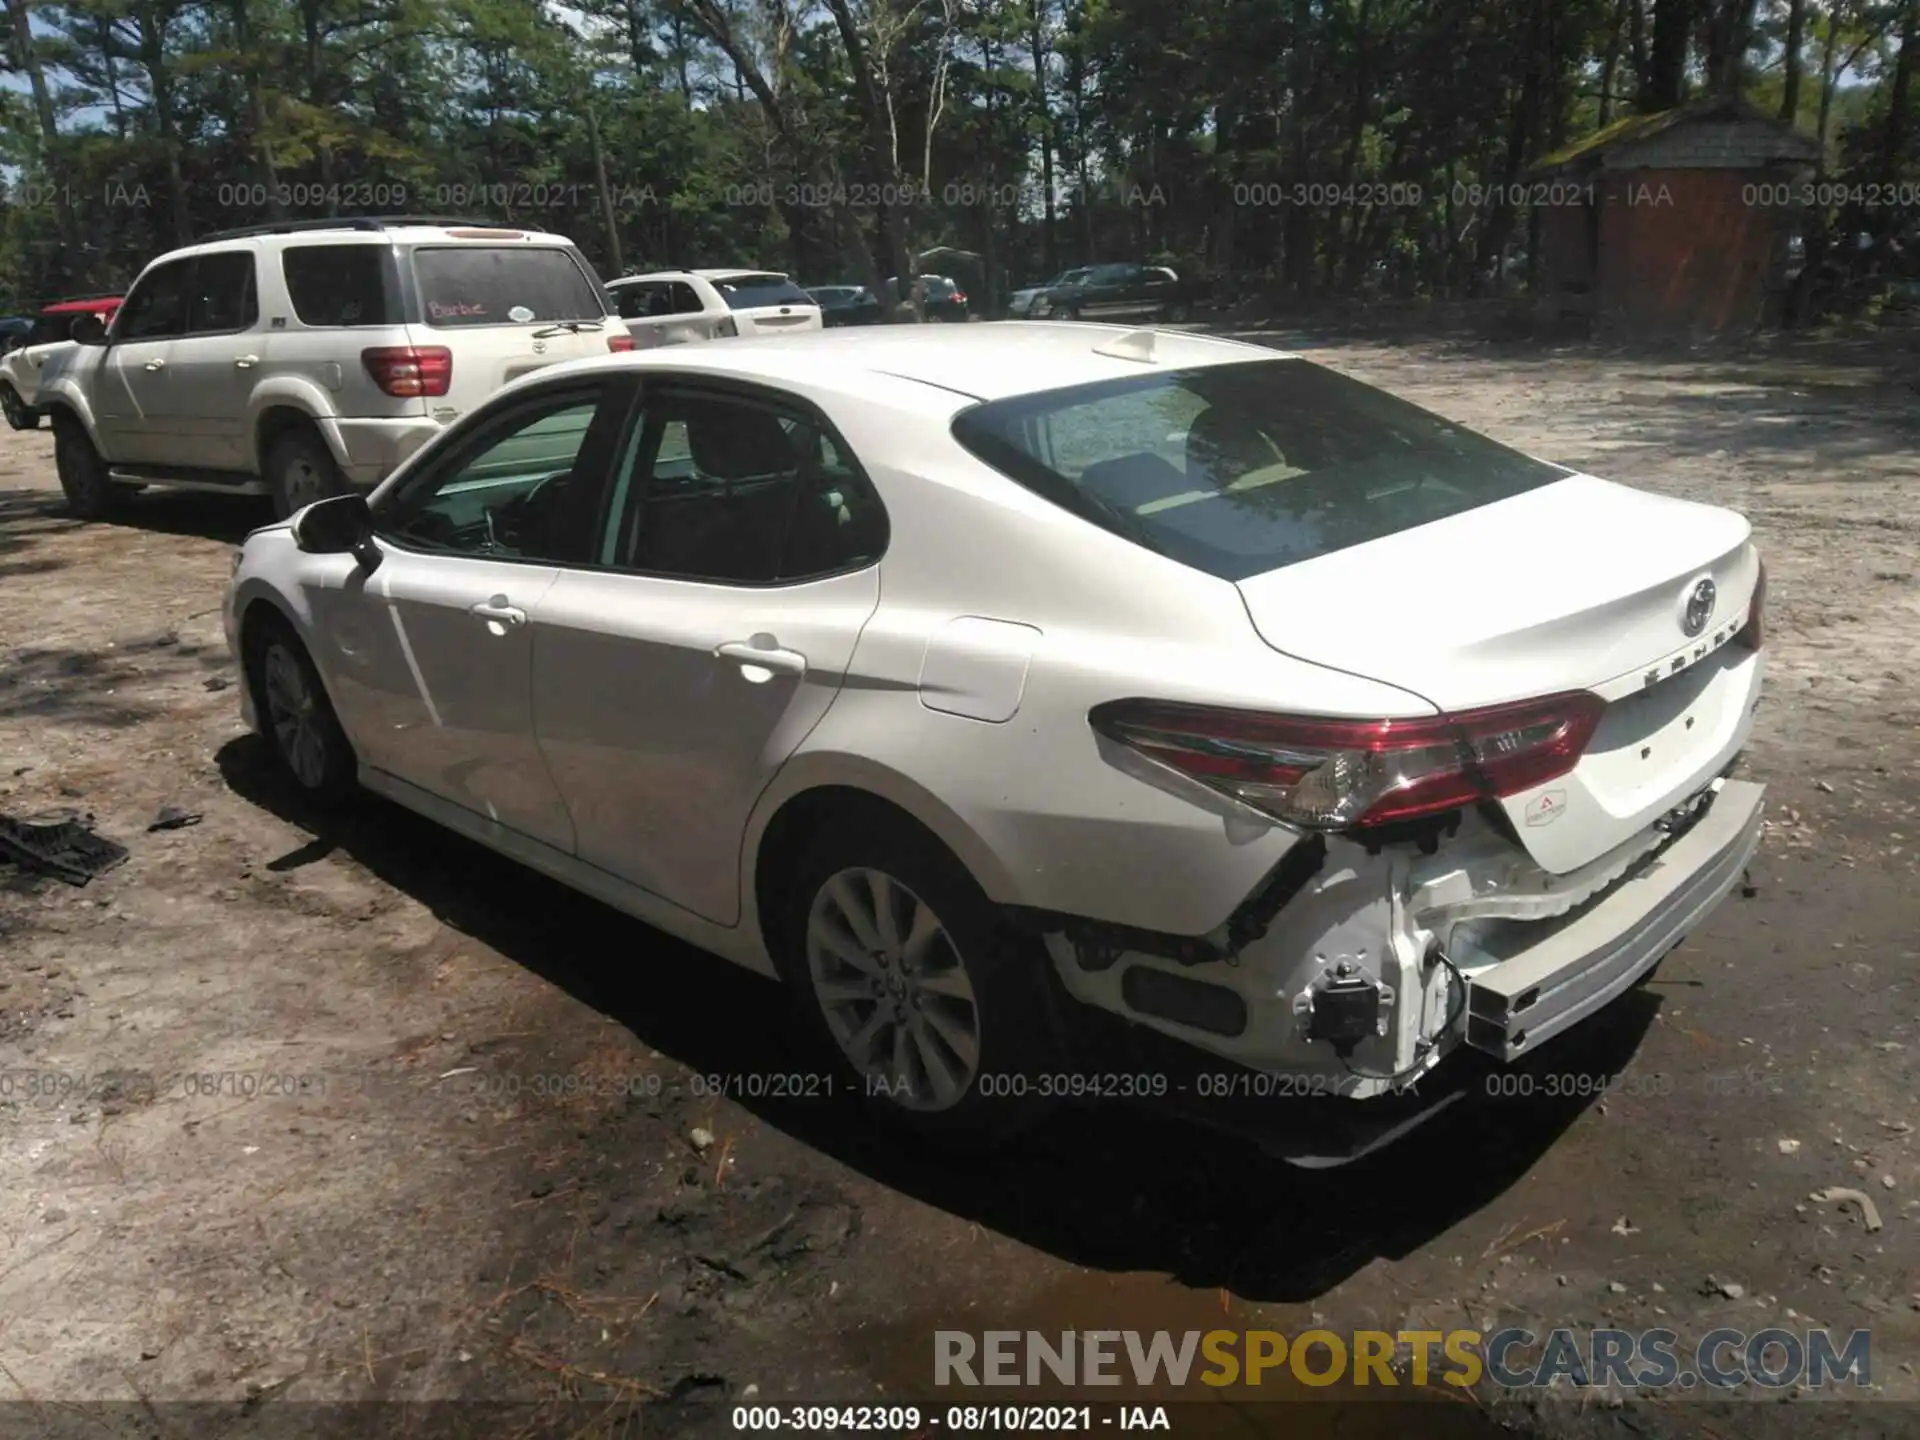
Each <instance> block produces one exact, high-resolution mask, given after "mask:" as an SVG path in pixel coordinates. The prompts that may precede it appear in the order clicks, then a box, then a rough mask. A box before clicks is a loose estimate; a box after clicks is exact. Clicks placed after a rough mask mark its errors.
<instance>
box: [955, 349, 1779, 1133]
mask: <svg viewBox="0 0 1920 1440" xmlns="http://www.w3.org/2000/svg"><path fill="white" fill-rule="evenodd" d="M954 434H955V436H956V438H957V439H959V440H960V442H961V444H962V445H963V446H965V447H966V448H967V449H968V450H969V451H971V452H972V453H973V454H974V455H975V456H976V457H978V458H979V459H981V460H983V461H985V462H986V463H987V464H989V465H991V466H993V467H994V468H995V469H997V470H999V471H1000V472H1001V473H1003V474H1005V475H1007V476H1009V477H1010V478H1012V479H1014V480H1015V481H1017V482H1018V483H1020V484H1021V485H1023V486H1025V487H1026V488H1028V489H1031V490H1034V491H1036V492H1038V493H1040V494H1042V495H1043V496H1045V497H1047V498H1048V499H1051V500H1053V501H1055V502H1056V503H1058V504H1060V505H1063V506H1065V507H1067V508H1069V509H1071V510H1074V511H1075V512H1076V513H1078V514H1080V515H1081V516H1082V517H1083V518H1085V519H1087V520H1088V521H1090V522H1091V523H1093V524H1095V525H1098V526H1100V527H1101V528H1103V529H1106V530H1108V531H1110V532H1111V533H1113V534H1116V535H1119V536H1123V537H1125V538H1126V539H1128V540H1130V541H1132V542H1134V543H1135V544H1136V545H1137V546H1139V547H1141V548H1143V549H1145V550H1147V551H1150V552H1152V553H1154V554H1157V555H1159V556H1161V557H1163V558H1165V559H1169V560H1173V561H1176V562H1178V563H1180V564H1181V565H1184V566H1188V567H1191V568H1193V569H1197V570H1199V571H1202V572H1204V573H1205V574H1207V575H1209V576H1212V577H1215V578H1216V579H1217V580H1219V581H1222V582H1226V583H1228V584H1230V585H1232V586H1233V587H1235V590H1236V591H1237V593H1238V596H1239V599H1240V601H1241V603H1242V605H1243V606H1244V611H1245V622H1246V624H1247V625H1249V626H1250V627H1251V628H1252V630H1253V631H1254V632H1255V633H1256V634H1257V636H1258V638H1259V641H1260V642H1261V643H1262V644H1263V645H1264V646H1266V647H1268V649H1269V651H1270V652H1277V653H1278V654H1279V655H1284V656H1286V657H1288V658H1289V659H1291V660H1295V661H1300V662H1305V663H1306V664H1307V665H1309V666H1314V667H1320V668H1321V671H1322V673H1324V674H1326V675H1327V676H1328V677H1329V678H1335V677H1338V678H1342V679H1353V680H1363V681H1370V682H1376V683H1377V684H1378V685H1379V686H1381V687H1390V688H1391V690H1392V692H1394V693H1396V694H1398V695H1400V696H1402V697H1404V704H1402V705H1400V706H1398V707H1397V708H1396V709H1395V711H1394V713H1367V714H1353V713H1342V712H1341V710H1340V708H1339V706H1338V704H1337V703H1329V702H1328V700H1327V698H1326V696H1330V695H1333V694H1335V693H1337V691H1336V687H1332V686H1329V687H1328V690H1327V692H1326V696H1323V695H1316V694H1314V693H1312V692H1311V690H1309V691H1307V692H1306V693H1297V694H1289V695H1284V696H1283V695H1276V696H1275V697H1274V699H1273V703H1272V705H1271V707H1260V708H1250V707H1249V706H1248V705H1247V704H1246V701H1245V687H1244V686H1243V685H1236V686H1235V687H1233V699H1232V701H1231V703H1221V704H1210V703H1205V702H1204V701H1199V700H1196V698H1195V696H1194V695H1193V693H1192V687H1191V686H1187V687H1184V688H1183V691H1182V693H1180V694H1179V695H1178V696H1177V697H1173V696H1169V695H1166V694H1162V693H1156V692H1155V691H1154V689H1153V688H1151V684H1150V683H1148V684H1142V683H1141V681H1140V680H1139V679H1138V678H1137V677H1136V678H1135V679H1134V680H1133V682H1132V683H1133V684H1134V685H1135V686H1136V687H1137V688H1136V690H1135V693H1130V694H1125V695H1120V696H1116V697H1114V698H1112V699H1110V700H1107V701H1104V702H1102V703H1100V704H1097V705H1095V706H1093V707H1091V709H1090V711H1089V713H1088V715H1087V724H1088V725H1089V726H1090V728H1091V730H1092V732H1093V734H1094V736H1095V738H1096V743H1097V744H1098V746H1099V747H1100V749H1101V752H1102V755H1103V757H1104V758H1105V760H1106V762H1107V764H1108V765H1110V766H1112V767H1114V768H1117V769H1119V770H1121V771H1123V772H1124V773H1125V774H1126V776H1127V777H1128V779H1129V780H1130V781H1131V782H1132V783H1136V784H1142V785H1148V786H1153V787H1155V788H1157V789H1159V790H1162V791H1163V792H1165V793H1167V794H1169V795H1174V796H1179V797H1182V798H1184V799H1186V800H1188V801H1189V802H1190V803H1192V804H1195V805H1198V806H1202V807H1204V808H1206V809H1208V810H1210V811H1212V812H1214V813H1215V814H1218V815H1220V816H1221V817H1222V819H1223V821H1224V832H1223V833H1224V834H1225V835H1226V836H1227V837H1228V842H1229V843H1230V842H1231V837H1232V836H1233V834H1234V833H1235V825H1236V823H1238V824H1239V825H1240V826H1241V827H1242V829H1243V830H1246V831H1247V833H1253V831H1255V830H1259V831H1263V832H1264V833H1268V834H1271V833H1279V834H1281V835H1284V836H1287V837H1290V841H1291V843H1289V844H1287V845H1286V846H1285V848H1284V851H1283V853H1282V854H1281V855H1280V856H1279V858H1278V861H1277V863H1276V864H1275V865H1274V866H1273V867H1272V869H1271V870H1270V871H1268V872H1266V874H1265V875H1264V876H1263V877H1262V879H1261V880H1260V883H1259V884H1258V885H1256V886H1255V887H1254V888H1253V889H1252V890H1250V891H1249V892H1248V894H1247V895H1246V897H1245V899H1244V901H1243V902H1242V903H1241V904H1240V905H1239V907H1238V908H1237V909H1236V910H1235V911H1234V913H1233V914H1232V916H1231V917H1230V918H1229V919H1228V920H1227V921H1226V923H1225V924H1223V925H1221V926H1219V927H1218V928H1217V929H1216V930H1214V931H1213V932H1212V933H1210V934H1206V935H1200V936H1194V935H1189V934H1182V933H1176V932H1174V931H1172V930H1159V929H1155V928H1151V927H1144V926H1140V925H1136V924H1131V923H1129V924H1119V923H1112V922H1111V921H1109V920H1103V919H1102V918H1100V917H1099V916H1098V915H1094V914H1089V913H1086V912H1085V911H1084V910H1081V911H1079V912H1076V913H1066V912H1063V911H1052V910H1046V909H1039V908H1036V909H1034V910H1032V911H1031V912H1029V913H1026V914H1025V915H1024V918H1025V920H1026V921H1027V922H1028V924H1029V925H1030V926H1031V927H1032V928H1034V929H1036V930H1038V931H1039V932H1040V933H1041V934H1042V935H1044V937H1045V940H1046V944H1047V947H1048V949H1049V951H1050V953H1051V956H1052V958H1053V961H1054V963H1055V967H1056V968H1057V971H1058V973H1059V976H1060V979H1061V981H1062V983H1063V985H1064V987H1065V989H1066V991H1067V992H1068V993H1069V994H1070V995H1072V996H1073V997H1074V998H1075V999H1077V1000H1079V1001H1082V1002H1084V1003H1086V1004H1088V1005H1091V1006H1095V1007H1098V1008H1099V1009H1101V1010H1105V1011H1110V1012H1112V1013H1114V1014H1116V1015H1119V1016H1122V1017H1124V1018H1126V1019H1127V1020H1130V1021H1133V1022H1135V1023H1137V1024H1140V1025H1144V1026H1147V1027H1150V1028H1152V1029H1154V1030H1157V1031H1160V1032H1162V1033H1164V1034H1165V1035H1168V1036H1171V1037H1173V1038H1175V1039H1177V1040H1180V1041H1184V1042H1186V1043H1187V1044H1189V1045H1191V1046H1193V1047H1197V1048H1198V1049H1199V1050H1201V1051H1205V1052H1210V1053H1211V1054H1213V1055H1217V1056H1219V1057H1222V1058H1224V1059H1228V1060H1231V1061H1234V1062H1237V1063H1238V1064H1239V1065H1242V1066H1245V1067H1248V1069H1249V1070H1250V1071H1252V1072H1255V1073H1258V1074H1262V1075H1266V1076H1278V1077H1284V1079H1285V1083H1284V1085H1281V1086H1277V1087H1274V1088H1273V1089H1272V1090H1271V1093H1273V1094H1275V1095H1279V1094H1292V1095H1302V1096H1314V1097H1329V1098H1331V1099H1334V1100H1337V1101H1339V1102H1345V1103H1343V1104H1340V1105H1339V1106H1338V1107H1337V1108H1335V1109H1334V1110H1333V1111H1332V1113H1333V1114H1335V1115H1336V1116H1338V1117H1340V1118H1342V1119H1350V1120H1352V1121H1353V1125H1352V1127H1351V1129H1352V1131H1353V1133H1354V1134H1355V1135H1358V1136H1362V1137H1366V1136H1368V1135H1371V1136H1373V1137H1374V1139H1376V1140H1377V1139H1380V1138H1390V1135H1391V1134H1393V1133H1399V1131H1400V1129H1403V1128H1404V1126H1403V1125H1402V1124H1401V1122H1400V1121H1399V1120H1398V1119H1391V1120H1390V1119H1389V1117H1390V1115H1396V1114H1398V1113H1399V1112H1397V1111H1395V1110H1394V1107H1395V1106H1396V1105H1399V1106H1400V1108H1401V1110H1406V1108H1407V1107H1406V1106H1405V1105H1404V1104H1403V1103H1402V1101H1404V1097H1405V1092H1407V1091H1409V1090H1410V1089H1411V1088H1412V1087H1413V1085H1414V1084H1415V1082H1417V1081H1419V1080H1420V1079H1422V1078H1423V1077H1426V1076H1428V1075H1430V1074H1432V1073H1433V1072H1434V1071H1435V1070H1436V1068H1437V1067H1439V1066H1440V1065H1441V1064H1442V1062H1443V1061H1444V1060H1446V1059H1447V1057H1448V1056H1449V1055H1452V1054H1454V1053H1455V1052H1458V1051H1466V1052H1477V1054H1478V1056H1479V1058H1480V1059H1481V1061H1482V1063H1503V1062H1513V1061H1516V1060H1520V1059H1522V1058H1523V1057H1527V1056H1531V1055H1532V1054H1533V1053H1534V1052H1535V1051H1537V1050H1538V1049H1539V1048H1540V1047H1542V1046H1543V1045H1546V1044H1547V1043H1549V1042H1550V1041H1552V1040H1553V1039H1554V1038H1555V1037H1556V1036H1559V1035H1560V1034H1562V1033H1563V1032H1565V1031H1566V1030H1568V1029H1569V1028H1570V1027H1572V1026H1574V1025H1576V1024H1577V1023H1578V1022H1579V1021H1581V1020H1583V1019H1585V1018H1587V1017H1588V1016H1590V1015H1593V1014H1594V1013H1596V1012H1597V1011H1598V1010H1600V1009H1601V1008H1603V1007H1605V1006H1606V1005H1608V1004H1609V1003H1610V1002H1612V1001H1613V1000H1615V999H1616V998H1618V997H1619V996H1620V995H1622V994H1623V993H1624V992H1626V991H1627V990H1628V989H1629V988H1630V987H1632V986H1633V985H1634V984H1635V983H1636V982H1638V981H1639V980H1641V979H1642V978H1644V977H1645V976H1646V975H1647V974H1648V973H1649V972H1650V971H1651V970H1652V968H1653V967H1654V966H1655V965H1657V964H1658V963H1659V961H1660V959H1661V958H1662V957H1663V956H1664V955H1665V954H1666V953H1667V951H1669V950H1670V949H1671V948H1672V947H1673V946H1674V945H1675V944H1677V943H1678V942H1679V941H1680V940H1681V939H1682V938H1683V937H1684V936H1685V935H1686V934H1687V933H1688V931H1689V930H1691V929H1692V928H1693V927H1694V926H1696V925H1697V924H1698V923H1699V922H1700V921H1701V920H1702V919H1703V918H1704V917H1705V916H1706V915H1707V914H1708V913H1709V912H1710V911H1711V910H1712V909H1713V908H1714V906H1715V905H1716V904H1718V902H1719V901H1720V900H1721V899H1722V898H1723V897H1724V896H1725V894H1726V893H1727V892H1728V890H1729V889H1731V888H1732V887H1733V886H1734V885H1735V884H1737V883H1738V882H1739V880H1740V877H1741V875H1742V872H1743V870H1744V868H1745V866H1746V864H1747V862H1748V860H1749V859H1750V857H1751V856H1752V854H1753V851H1754V849H1755V847H1756V846H1757V844H1758V841H1759V835H1760V826H1761V801H1762V787H1760V786H1758V785H1755V784H1751V783H1747V782H1745V781H1741V780H1739V779H1736V778H1733V774H1732V772H1733V770H1734V767H1735V765H1736V762H1737V760H1738V757H1739V755H1740V752H1741V749H1742V747H1743V746H1744V744H1745V743H1746V740H1747V736H1748V733H1749V731H1750V728H1751V726H1752V723H1753V715H1754V711H1755V708H1756V706H1757V704H1758V700H1759V695H1760V689H1761V680H1762V673H1763V669H1764V662H1763V659H1762V649H1761V644H1762V607H1763V603H1764V597H1765V573H1764V567H1763V566H1762V564H1761V561H1760V558H1759V556H1758V554H1757V553H1756V551H1755V549H1754V546H1753V544H1752V539H1751V534H1750V529H1749V526H1748V524H1747V522H1746V520H1745V519H1744V518H1743V517H1741V516H1739V515H1736V514H1734V513H1732V512H1729V511H1725V510H1721V509H1717V508H1713V507H1708V506H1702V505H1696V504H1691V503H1686V502H1681V501H1677V500H1670V499H1665V498H1662V497H1658V496H1653V495H1649V494H1646V493H1643V492H1639V491H1635V490H1631V489H1628V488H1626V487H1623V486H1619V485H1615V484H1611V483H1609V482H1606V481H1603V480H1599V479H1597V478H1594V477H1592V476H1587V475H1583V474H1579V473H1576V472H1573V471H1570V470H1567V469H1565V468H1563V467H1560V466H1555V465H1549V464H1546V463H1544V462H1542V461H1538V460H1535V459H1532V458H1530V457H1527V456H1525V455H1521V454H1519V453H1517V452H1515V451H1513V450H1510V449H1508V448H1506V447H1504V446H1501V445H1498V444H1496V443H1494V442H1493V441H1491V440H1488V439H1486V438H1485V437H1482V436H1479V435H1476V434H1473V433H1472V432H1469V431H1466V430H1464V429H1461V428H1460V427H1457V426H1454V425H1451V424H1450V423H1448V422H1446V421H1445V420H1442V419H1440V418H1439V417H1437V416H1434V415H1432V414H1430V413H1428V412H1426V411H1423V410H1421V409H1419V408H1417V407H1415V406H1412V405H1409V404H1406V403H1405V402H1402V401H1400V400H1397V399H1395V398H1393V397H1391V396H1388V395H1386V394H1384V393H1382V392H1380V391H1377V390H1374V389H1372V388H1371V387H1368V386H1365V385H1361V384H1359V383H1357V382H1355V381H1352V380H1349V379H1346V378H1343V377H1341V376H1339V375H1337V374H1334V373H1333V372H1331V371H1328V370H1325V369H1323V368H1321V367H1319V366H1315V365H1312V364H1310V363H1308V362H1306V361H1303V360H1298V359H1292V358H1284V359H1259V360H1250V361H1245V362H1240V363H1232V364H1222V365H1215V366H1206V367H1199V368H1192V369H1186V370H1179V371H1171V370H1161V371H1158V372H1155V373H1149V374H1143V375H1141V376H1140V377H1139V378H1137V379H1136V378H1127V379H1121V380H1115V381H1106V382H1101V383H1098V384H1093V385H1086V386H1080V387H1075V388H1074V389H1072V390H1062V391H1052V392H1047V393H1043V394H1039V395H1028V396H1021V397H1017V398H1014V399H1009V400H1002V401H997V402H993V403H990V404H988V405H985V406H981V407H977V408H975V409H972V410H969V411H967V412H965V413H963V414H962V415H961V416H960V417H959V418H958V419H957V420H956V422H955V426H954ZM1224 693H1227V691H1226V689H1225V688H1224V687H1223V694H1224ZM1395 1097H1400V1099H1396V1098H1395ZM1352 1102H1365V1103H1362V1104H1355V1103H1352ZM1318 1109H1319V1111H1320V1114H1319V1115H1318V1116H1317V1117H1316V1119H1317V1120H1324V1119H1325V1118H1326V1116H1327V1114H1328V1113H1329V1107H1328V1106H1325V1105H1322V1106H1319V1107H1318ZM1375 1117H1378V1118H1377V1119H1376V1118H1375ZM1324 1128H1325V1127H1324V1125H1316V1131H1319V1130H1324ZM1316 1143H1317V1142H1316ZM1370 1143H1373V1140H1369V1139H1364V1138H1363V1139H1362V1140H1361V1141H1359V1142H1356V1144H1354V1145H1353V1146H1351V1147H1349V1148H1350V1149H1352V1150H1356V1151H1357V1150H1363V1149H1364V1148H1366V1146H1367V1145H1368V1144H1370ZM1313 1153H1314V1154H1316V1155H1319V1154H1322V1153H1324V1151H1323V1150H1315V1151H1314V1152H1313Z"/></svg>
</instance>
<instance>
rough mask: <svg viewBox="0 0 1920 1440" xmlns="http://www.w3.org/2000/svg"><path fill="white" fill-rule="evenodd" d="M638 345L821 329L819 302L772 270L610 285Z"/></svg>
mask: <svg viewBox="0 0 1920 1440" xmlns="http://www.w3.org/2000/svg"><path fill="white" fill-rule="evenodd" d="M607 289H608V291H609V292H611V293H612V295H613V298H614V302H615V303H616V304H617V305H618V306H619V307H620V317H621V318H622V319H623V320H625V321H626V322H627V329H628V330H629V331H631V332H632V334H633V340H634V343H635V345H637V346H638V347H639V348H641V349H643V350H651V349H653V348H655V347H657V346H660V345H680V344H684V343H685V342H687V341H689V340H717V339H720V338H722V337H723V336H728V335H784V334H791V333H793V332H794V331H797V330H818V329H821V328H822V324H823V322H822V320H821V318H820V302H819V301H817V300H815V299H814V298H813V297H812V296H811V295H809V294H808V293H807V292H806V291H804V290H802V289H801V288H800V287H799V286H798V285H796V284H794V283H793V281H792V280H791V279H790V278H789V277H787V276H785V275H781V274H778V273H776V272H774V271H771V270H659V271H655V272H654V273H652V274H650V275H628V276H624V277H623V278H621V279H619V280H610V281H608V282H607Z"/></svg>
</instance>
